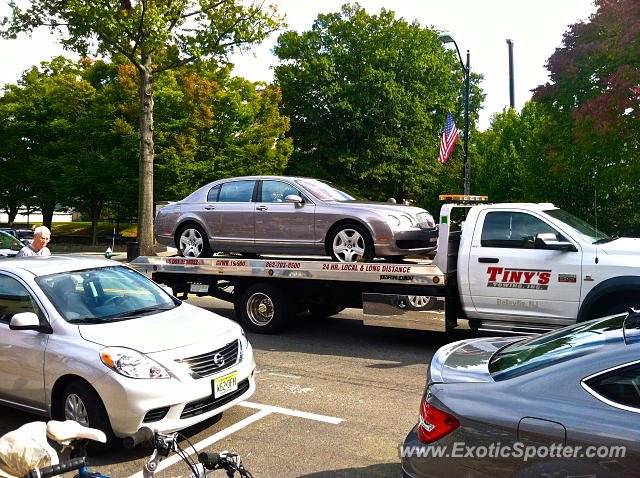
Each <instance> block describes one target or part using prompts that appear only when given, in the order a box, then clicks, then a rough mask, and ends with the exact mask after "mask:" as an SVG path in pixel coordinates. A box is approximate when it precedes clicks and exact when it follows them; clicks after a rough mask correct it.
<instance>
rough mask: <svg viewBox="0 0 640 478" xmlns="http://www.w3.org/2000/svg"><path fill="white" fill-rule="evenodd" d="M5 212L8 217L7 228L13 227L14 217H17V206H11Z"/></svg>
mask: <svg viewBox="0 0 640 478" xmlns="http://www.w3.org/2000/svg"><path fill="white" fill-rule="evenodd" d="M6 212H7V216H8V221H9V227H13V223H14V222H15V220H16V216H17V215H18V206H17V205H15V206H14V205H11V206H9V207H8V208H7V209H6Z"/></svg>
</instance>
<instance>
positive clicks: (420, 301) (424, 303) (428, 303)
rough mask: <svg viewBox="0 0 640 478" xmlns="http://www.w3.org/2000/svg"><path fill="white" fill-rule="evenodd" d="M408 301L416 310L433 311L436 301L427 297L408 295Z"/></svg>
mask: <svg viewBox="0 0 640 478" xmlns="http://www.w3.org/2000/svg"><path fill="white" fill-rule="evenodd" d="M407 300H408V301H409V304H411V306H412V307H413V309H414V310H422V309H431V308H432V307H433V303H434V302H435V301H436V299H435V298H434V297H429V296H426V295H408V296H407Z"/></svg>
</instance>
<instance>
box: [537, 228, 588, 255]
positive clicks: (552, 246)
mask: <svg viewBox="0 0 640 478" xmlns="http://www.w3.org/2000/svg"><path fill="white" fill-rule="evenodd" d="M533 247H534V248H535V249H547V250H551V251H567V252H577V251H578V249H577V248H576V246H574V245H573V244H572V243H571V242H569V241H559V240H558V238H557V237H556V235H555V234H553V233H551V232H550V233H544V234H538V235H537V236H536V240H535V242H534V245H533Z"/></svg>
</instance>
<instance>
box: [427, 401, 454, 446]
mask: <svg viewBox="0 0 640 478" xmlns="http://www.w3.org/2000/svg"><path fill="white" fill-rule="evenodd" d="M459 426H460V422H459V421H458V419H457V418H456V417H454V416H453V415H451V414H449V413H447V412H443V411H442V410H438V409H437V408H436V407H434V406H433V405H430V404H429V403H428V402H427V400H426V399H423V400H422V404H421V405H420V423H419V426H418V438H420V441H421V442H422V443H433V442H434V441H437V440H440V438H442V437H444V436H446V435H448V434H449V433H451V432H452V431H454V430H455V429H456V428H458V427H459Z"/></svg>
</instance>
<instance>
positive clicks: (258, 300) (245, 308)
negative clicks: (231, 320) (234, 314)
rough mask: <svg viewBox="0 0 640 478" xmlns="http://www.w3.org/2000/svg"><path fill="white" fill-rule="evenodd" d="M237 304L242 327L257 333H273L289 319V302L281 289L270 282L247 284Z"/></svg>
mask: <svg viewBox="0 0 640 478" xmlns="http://www.w3.org/2000/svg"><path fill="white" fill-rule="evenodd" d="M239 305H240V307H239V309H240V310H239V312H240V320H241V321H242V324H243V325H244V327H245V328H247V329H249V330H250V331H252V332H257V333H259V334H275V333H276V332H278V331H280V330H281V329H282V328H283V327H284V326H285V325H286V324H287V321H288V319H289V312H290V307H289V303H288V302H287V299H286V297H285V295H284V293H283V292H282V290H281V289H280V288H279V287H276V286H274V285H272V284H254V285H252V286H249V287H248V288H247V289H246V290H245V291H244V292H243V293H242V296H241V298H240V304H239Z"/></svg>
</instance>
